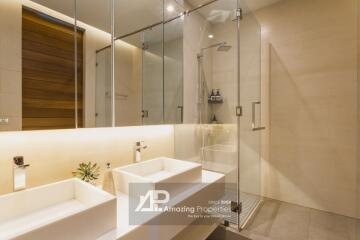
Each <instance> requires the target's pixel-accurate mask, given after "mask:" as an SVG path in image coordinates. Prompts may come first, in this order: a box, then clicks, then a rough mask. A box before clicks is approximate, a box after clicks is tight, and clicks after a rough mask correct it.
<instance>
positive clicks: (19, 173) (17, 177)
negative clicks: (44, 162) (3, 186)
mask: <svg viewBox="0 0 360 240" xmlns="http://www.w3.org/2000/svg"><path fill="white" fill-rule="evenodd" d="M28 167H30V164H25V163H24V157H22V156H18V157H14V167H13V175H14V178H13V179H14V184H13V190H14V192H15V191H20V190H23V189H25V188H26V168H28Z"/></svg>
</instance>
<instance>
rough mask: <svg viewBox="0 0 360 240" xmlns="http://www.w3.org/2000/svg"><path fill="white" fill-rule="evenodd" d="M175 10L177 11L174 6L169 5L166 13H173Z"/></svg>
mask: <svg viewBox="0 0 360 240" xmlns="http://www.w3.org/2000/svg"><path fill="white" fill-rule="evenodd" d="M174 10H175V8H174V6H173V5H169V6H167V7H166V11H168V12H173V11H174Z"/></svg>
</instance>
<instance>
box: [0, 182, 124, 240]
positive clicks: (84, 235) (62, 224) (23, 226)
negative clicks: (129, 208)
mask: <svg viewBox="0 0 360 240" xmlns="http://www.w3.org/2000/svg"><path fill="white" fill-rule="evenodd" d="M116 226H117V216H116V198H115V196H112V195H110V194H108V193H106V192H104V191H102V190H101V189H98V188H97V187H95V186H92V185H90V184H88V183H85V182H83V181H81V180H79V179H69V180H65V181H61V182H57V183H53V184H48V185H44V186H40V187H36V188H32V189H28V190H24V191H21V192H15V193H11V194H7V195H3V196H0V239H16V240H34V239H37V240H42V239H52V240H64V239H72V240H91V239H97V238H98V237H99V236H101V235H103V234H105V233H107V232H109V231H111V230H112V229H115V228H116Z"/></svg>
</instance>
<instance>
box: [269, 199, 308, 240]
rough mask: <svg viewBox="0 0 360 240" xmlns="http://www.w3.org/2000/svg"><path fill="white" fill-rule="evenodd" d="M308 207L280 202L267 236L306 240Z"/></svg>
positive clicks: (283, 239) (278, 238) (279, 238)
mask: <svg viewBox="0 0 360 240" xmlns="http://www.w3.org/2000/svg"><path fill="white" fill-rule="evenodd" d="M309 224H310V209H308V208H304V207H300V206H296V205H292V204H288V203H282V204H281V206H280V208H279V212H278V214H277V215H276V218H275V220H274V223H273V226H272V228H271V230H270V233H269V237H270V238H271V239H276V240H307V239H308V232H309Z"/></svg>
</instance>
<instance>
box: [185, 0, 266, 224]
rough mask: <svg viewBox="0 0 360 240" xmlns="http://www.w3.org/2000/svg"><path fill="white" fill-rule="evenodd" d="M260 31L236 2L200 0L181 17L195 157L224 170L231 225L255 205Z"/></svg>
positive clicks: (248, 214)
mask: <svg viewBox="0 0 360 240" xmlns="http://www.w3.org/2000/svg"><path fill="white" fill-rule="evenodd" d="M260 29H261V28H260V25H259V24H258V22H257V20H256V18H255V17H254V15H253V14H252V13H251V11H250V10H249V9H248V8H247V7H246V4H245V2H243V1H240V0H238V1H237V0H215V1H210V2H203V3H202V5H200V6H199V7H197V8H194V9H193V10H191V11H189V12H188V14H186V15H185V17H184V29H183V31H184V33H183V34H184V46H183V47H184V60H185V62H184V76H185V78H186V76H190V75H192V77H193V78H195V79H196V81H194V85H193V86H196V102H197V105H196V107H197V108H196V112H197V125H196V128H197V131H196V132H200V136H199V137H198V146H199V149H198V160H197V161H199V162H201V163H202V165H203V168H204V169H207V170H210V171H216V172H221V173H223V174H225V182H226V184H225V185H226V187H225V188H226V189H225V196H224V200H227V201H229V202H231V209H232V210H233V211H232V214H230V215H229V214H225V215H224V223H225V225H230V226H232V227H234V228H237V229H242V228H244V227H245V226H246V224H247V222H248V221H249V219H250V218H251V216H252V215H253V214H254V213H255V211H256V209H257V207H258V206H259V204H260V203H261V197H260V195H261V177H260V176H261V175H260V174H261V172H260V171H261V169H260V156H261V155H260V143H261V135H260V134H261V130H263V129H264V128H263V127H261V117H260V115H261V114H260V113H261V66H260V63H261V42H260V40H261V35H260V34H261V31H260ZM199 30H200V32H199ZM194 66H196V69H195V68H194ZM187 97H189V96H188V95H187V92H186V91H185V92H184V98H187ZM185 109H187V105H186V104H185Z"/></svg>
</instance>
